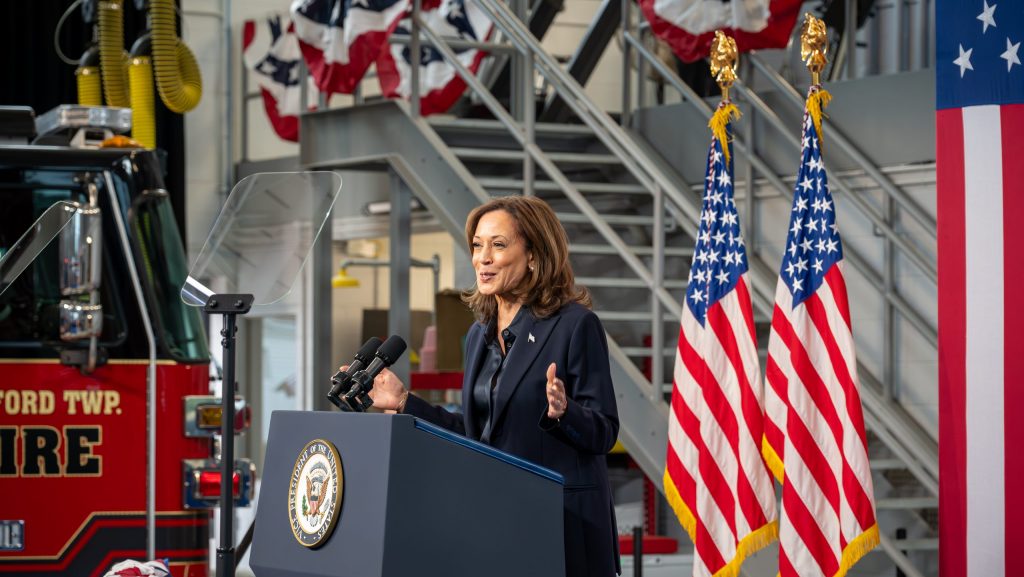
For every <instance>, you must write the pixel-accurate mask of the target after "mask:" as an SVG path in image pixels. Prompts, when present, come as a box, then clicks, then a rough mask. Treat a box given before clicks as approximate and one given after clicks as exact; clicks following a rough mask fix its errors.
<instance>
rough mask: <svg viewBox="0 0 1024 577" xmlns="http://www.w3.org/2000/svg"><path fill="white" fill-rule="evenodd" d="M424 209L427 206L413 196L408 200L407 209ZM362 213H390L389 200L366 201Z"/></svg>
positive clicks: (416, 210)
mask: <svg viewBox="0 0 1024 577" xmlns="http://www.w3.org/2000/svg"><path fill="white" fill-rule="evenodd" d="M426 209H427V207H425V206H423V203H422V202H420V200H419V199H418V198H416V197H415V196H414V197H412V199H410V200H409V210H411V211H413V212H420V211H424V210H426ZM363 213H364V214H365V215H366V216H380V215H384V214H391V201H390V200H380V201H376V202H368V203H366V206H364V207H363Z"/></svg>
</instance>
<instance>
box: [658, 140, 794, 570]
mask: <svg viewBox="0 0 1024 577" xmlns="http://www.w3.org/2000/svg"><path fill="white" fill-rule="evenodd" d="M732 173H733V171H732V161H731V159H726V158H725V152H724V151H723V148H722V143H721V142H720V141H719V140H718V139H717V138H714V139H713V140H712V144H711V147H710V149H709V150H708V163H707V180H706V182H705V184H704V200H703V207H702V212H701V224H700V231H699V235H698V238H697V245H696V248H695V250H694V259H693V264H692V267H691V268H690V277H689V284H688V286H687V290H686V303H685V305H684V306H683V315H682V319H681V321H680V324H681V327H680V331H679V343H678V350H677V354H676V362H675V375H674V379H673V381H674V382H673V390H672V410H671V411H670V413H669V425H668V429H669V435H668V436H669V442H668V451H667V456H666V465H665V476H664V485H665V492H666V495H668V499H669V502H670V503H671V505H672V507H673V509H674V510H675V512H676V515H677V517H678V518H679V521H680V522H681V523H682V525H683V527H684V528H685V529H686V530H687V532H688V533H689V534H690V538H691V539H693V542H694V545H695V548H696V555H695V559H694V564H693V574H694V575H695V576H710V575H718V574H720V573H719V572H720V571H722V570H723V569H725V568H727V567H731V568H732V569H731V570H732V571H734V572H735V571H738V568H739V565H740V563H742V562H743V560H744V559H745V558H746V557H747V556H748V555H750V554H751V553H753V552H755V551H757V550H758V549H760V548H762V547H764V546H765V545H767V544H768V543H770V542H771V541H772V540H774V538H775V536H776V535H777V532H778V523H777V521H776V510H775V491H774V487H773V486H772V480H771V476H770V474H769V472H768V470H767V468H766V467H765V464H764V461H763V460H762V458H761V453H760V444H761V437H762V418H763V417H762V415H763V411H762V407H763V402H762V394H761V388H760V379H761V368H760V363H759V361H758V356H757V342H756V336H755V333H754V321H753V310H752V308H751V302H750V290H749V288H748V281H747V274H746V273H747V255H746V250H745V248H744V245H743V237H742V236H741V235H740V225H739V218H738V217H737V215H736V203H735V202H733V182H732ZM733 574H735V573H733Z"/></svg>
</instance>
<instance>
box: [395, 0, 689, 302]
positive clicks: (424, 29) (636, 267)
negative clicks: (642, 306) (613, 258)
mask: <svg viewBox="0 0 1024 577" xmlns="http://www.w3.org/2000/svg"><path fill="white" fill-rule="evenodd" d="M485 1H486V0H485ZM413 18H414V20H416V21H417V24H418V26H419V29H420V32H421V33H422V34H423V35H424V36H426V37H427V40H429V41H430V42H431V43H432V44H433V45H434V48H435V49H437V50H438V51H439V52H441V54H442V55H443V56H444V57H445V59H447V60H448V61H449V64H451V65H452V66H453V67H454V68H455V70H456V72H457V73H458V74H459V76H461V77H462V79H463V80H465V81H466V83H467V84H468V85H469V86H470V87H471V88H472V89H473V90H474V92H476V94H477V96H478V97H479V98H480V99H481V100H482V101H483V103H484V105H485V106H487V108H488V110H490V111H491V113H492V114H494V116H495V117H496V118H497V119H498V120H499V121H500V122H501V123H502V124H503V125H505V127H506V128H507V129H508V131H509V133H511V134H512V136H513V137H514V138H515V139H516V140H517V141H518V142H519V144H520V145H521V146H522V147H523V150H524V151H525V152H526V153H527V154H529V156H530V157H531V158H533V160H534V162H536V163H537V164H538V165H540V167H541V168H542V169H544V171H545V172H547V173H548V176H549V177H550V178H551V180H553V181H555V182H556V183H557V184H558V185H559V187H560V188H561V189H562V192H563V193H564V194H565V195H566V196H567V197H568V198H569V200H570V201H572V203H573V204H575V205H576V207H577V208H578V209H579V210H580V212H582V213H583V214H584V215H586V216H587V218H589V219H590V221H591V222H592V224H593V226H594V227H595V228H596V229H597V230H598V232H599V233H600V234H601V236H603V237H604V238H605V240H606V241H608V243H609V244H611V245H612V246H613V247H614V248H615V249H616V250H617V251H618V252H619V256H620V257H621V258H622V259H623V260H624V261H625V262H626V264H627V265H628V266H629V267H630V268H631V269H632V270H633V272H634V273H636V275H637V276H638V277H640V279H641V280H642V281H643V282H644V283H645V284H646V285H647V286H648V287H649V288H651V290H652V291H653V292H654V293H655V294H656V295H657V296H658V299H659V300H661V301H662V302H663V303H664V304H665V305H666V307H667V308H668V309H669V310H670V311H672V312H673V314H675V315H677V316H678V315H680V314H682V306H681V305H680V304H679V303H678V302H676V300H675V298H674V297H673V296H672V295H671V294H669V292H668V291H667V290H665V288H664V287H661V286H656V285H655V283H654V279H653V276H652V274H651V272H650V271H649V270H648V269H647V267H646V266H645V265H644V264H643V262H641V261H640V259H639V258H637V257H636V255H634V254H633V253H632V251H630V250H629V247H628V246H627V245H626V243H625V241H623V240H622V238H621V237H619V235H618V234H617V233H616V232H615V231H614V230H613V229H612V228H611V226H610V225H609V224H608V223H607V222H605V221H604V219H602V218H601V216H600V214H599V213H598V212H597V210H595V209H594V207H593V206H592V205H591V204H590V203H589V202H587V200H586V199H585V198H584V197H583V195H582V194H580V192H579V191H578V190H576V187H574V186H573V185H572V183H571V182H570V181H569V179H568V177H566V176H565V174H564V173H563V172H562V171H561V170H559V169H558V167H557V166H556V165H555V163H554V162H552V161H551V159H550V158H548V156H547V155H546V154H545V153H544V152H543V151H542V150H541V148H540V147H539V146H538V145H537V144H536V143H535V142H531V141H530V139H528V135H527V132H526V129H525V128H524V127H520V126H519V123H517V122H516V120H515V119H514V118H512V115H511V114H509V113H508V112H507V111H506V110H505V109H504V108H503V107H502V106H501V104H500V103H499V102H498V101H497V99H496V98H495V97H494V95H493V94H491V93H490V91H489V90H488V89H487V87H485V86H484V85H483V83H482V82H481V81H480V80H479V79H478V78H476V76H475V75H474V74H473V73H472V72H470V71H469V69H467V68H466V67H465V66H464V65H463V64H462V63H461V62H459V60H458V58H457V56H456V55H455V53H454V52H453V51H452V50H451V48H449V47H448V46H447V44H446V43H445V41H444V39H442V38H441V37H440V36H439V35H438V34H437V33H436V32H435V31H434V30H433V29H431V27H430V25H429V24H428V23H427V22H425V21H424V20H423V19H422V18H420V16H419V14H414V15H413Z"/></svg>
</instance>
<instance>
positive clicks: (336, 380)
mask: <svg viewBox="0 0 1024 577" xmlns="http://www.w3.org/2000/svg"><path fill="white" fill-rule="evenodd" d="M382 342H383V341H381V340H380V339H378V338H377V337H370V339H369V340H367V341H366V342H365V343H363V346H362V347H361V348H360V349H359V352H357V353H356V356H355V359H354V360H353V361H352V364H351V365H349V366H348V370H345V371H338V372H337V373H334V376H333V377H331V385H332V386H331V390H330V392H328V393H327V399H328V400H330V401H331V402H332V403H334V404H335V405H336V406H337V407H338V408H339V409H341V410H342V411H351V410H352V407H350V406H348V404H347V403H345V402H344V401H342V400H341V399H340V398H339V396H340V395H341V394H342V393H343V392H345V390H346V389H348V388H349V386H350V385H351V383H352V375H354V374H356V373H357V372H359V371H360V370H362V368H363V367H365V366H366V365H368V364H369V363H370V361H371V359H373V353H374V351H376V350H377V349H378V348H380V345H381V343H382Z"/></svg>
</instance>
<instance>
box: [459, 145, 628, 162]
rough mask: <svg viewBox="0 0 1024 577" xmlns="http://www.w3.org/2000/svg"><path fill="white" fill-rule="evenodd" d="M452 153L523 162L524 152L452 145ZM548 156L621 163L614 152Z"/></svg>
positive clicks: (477, 157) (460, 156) (471, 158)
mask: <svg viewBox="0 0 1024 577" xmlns="http://www.w3.org/2000/svg"><path fill="white" fill-rule="evenodd" d="M451 151H452V153H454V154H455V156H457V157H459V158H461V159H463V160H497V161H517V162H522V161H523V157H524V154H525V153H524V152H523V151H522V150H499V149H488V148H463V147H452V148H451ZM546 156H547V157H548V158H549V159H551V161H552V162H556V163H563V164H602V165H609V164H611V165H616V164H621V163H620V161H619V157H617V156H615V155H614V154H599V153H588V152H548V153H546Z"/></svg>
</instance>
